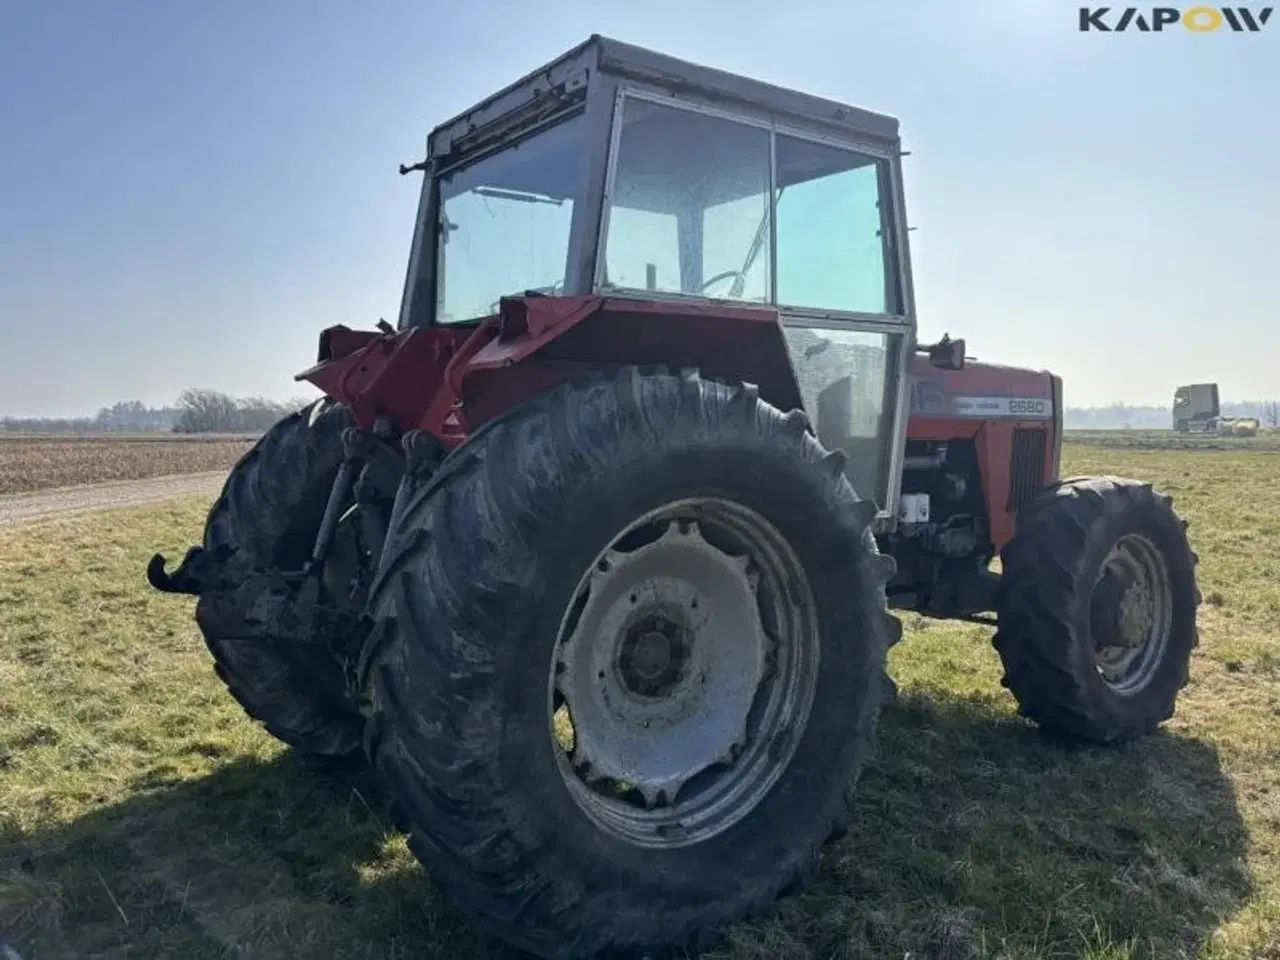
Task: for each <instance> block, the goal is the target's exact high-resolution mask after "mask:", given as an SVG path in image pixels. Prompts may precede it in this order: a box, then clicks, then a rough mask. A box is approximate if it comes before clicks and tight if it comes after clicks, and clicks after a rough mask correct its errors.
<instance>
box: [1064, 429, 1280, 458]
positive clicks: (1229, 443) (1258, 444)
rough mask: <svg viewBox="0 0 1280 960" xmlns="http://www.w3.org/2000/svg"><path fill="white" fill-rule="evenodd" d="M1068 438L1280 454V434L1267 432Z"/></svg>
mask: <svg viewBox="0 0 1280 960" xmlns="http://www.w3.org/2000/svg"><path fill="white" fill-rule="evenodd" d="M1066 438H1067V439H1068V440H1069V441H1071V442H1074V443H1077V444H1086V445H1088V446H1092V447H1123V448H1126V449H1131V450H1241V451H1245V450H1250V451H1258V452H1261V451H1267V452H1280V430H1267V429H1265V428H1264V429H1263V431H1262V432H1261V433H1259V434H1258V435H1257V436H1256V437H1220V436H1217V435H1216V434H1204V433H1177V432H1176V431H1174V430H1068V431H1066Z"/></svg>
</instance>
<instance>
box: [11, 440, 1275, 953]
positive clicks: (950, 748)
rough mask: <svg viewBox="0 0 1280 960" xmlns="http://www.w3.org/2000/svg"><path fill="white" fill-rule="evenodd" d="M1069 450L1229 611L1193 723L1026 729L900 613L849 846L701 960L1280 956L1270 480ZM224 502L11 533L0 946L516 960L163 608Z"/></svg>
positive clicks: (360, 788)
mask: <svg viewBox="0 0 1280 960" xmlns="http://www.w3.org/2000/svg"><path fill="white" fill-rule="evenodd" d="M1067 455H1068V463H1067V470H1068V471H1069V472H1071V473H1084V472H1112V473H1123V474H1129V475H1135V476H1139V477H1149V478H1151V479H1153V480H1156V481H1158V482H1159V483H1160V485H1161V486H1163V487H1165V488H1166V489H1168V490H1169V491H1170V492H1172V493H1173V494H1174V495H1175V497H1176V498H1177V505H1178V507H1179V509H1180V510H1182V511H1183V512H1184V513H1185V515H1186V516H1187V517H1188V518H1189V519H1190V520H1191V522H1192V527H1191V532H1192V534H1193V539H1194V542H1195V545H1196V548H1197V549H1198V550H1199V551H1200V554H1201V556H1202V558H1203V561H1202V564H1201V572H1202V584H1203V590H1204V593H1205V595H1206V597H1207V598H1208V602H1207V604H1206V606H1205V608H1204V612H1203V618H1202V633H1203V645H1202V648H1201V650H1200V651H1199V653H1198V654H1197V657H1196V661H1195V664H1194V666H1193V670H1192V678H1193V679H1192V684H1191V686H1190V687H1189V688H1188V689H1187V691H1186V692H1185V694H1184V697H1183V700H1182V701H1181V707H1180V710H1179V713H1178V716H1177V717H1176V718H1175V720H1173V721H1172V722H1171V723H1170V724H1169V725H1168V728H1167V730H1165V731H1164V732H1163V733H1161V734H1160V735H1157V736H1154V737H1151V738H1148V739H1147V740H1145V741H1143V742H1141V743H1138V744H1135V745H1133V746H1130V747H1128V748H1124V749H1118V750H1079V749H1076V750H1068V749H1063V748H1061V747H1058V746H1055V745H1053V744H1051V743H1049V742H1047V741H1046V740H1045V739H1044V738H1043V737H1041V736H1040V735H1039V734H1038V733H1037V732H1036V731H1035V730H1034V729H1033V728H1031V727H1030V726H1028V725H1027V724H1025V723H1023V722H1022V721H1020V720H1018V719H1017V718H1016V717H1015V715H1014V711H1013V704H1012V703H1011V700H1010V698H1009V697H1008V695H1007V694H1006V693H1005V692H1004V691H1003V690H1002V688H1001V687H1000V685H999V674H1000V669H999V664H998V662H997V660H996V657H995V655H994V653H993V652H992V651H991V649H990V634H989V631H988V630H986V629H984V628H981V627H976V626H967V625H956V624H945V623H938V622H932V621H927V620H923V619H920V618H917V617H909V618H907V630H906V639H905V642H904V643H903V644H902V645H901V646H899V647H898V648H897V649H896V650H895V651H894V655H893V673H894V675H895V677H896V678H897V679H898V681H899V683H900V684H901V686H902V691H903V692H902V697H901V699H900V701H899V702H898V703H897V704H896V705H895V706H894V707H893V708H892V709H891V710H890V711H889V712H888V714H887V715H886V717H885V719H884V722H883V724H882V736H881V757H880V759H879V761H878V762H877V764H876V766H875V767H874V769H873V770H872V771H871V772H870V773H869V774H868V775H867V777H866V779H865V781H864V785H863V789H862V791H861V809H860V812H859V819H858V822H857V824H856V825H855V827H854V829H853V830H852V831H851V833H850V834H849V836H848V837H846V838H845V839H844V840H842V841H841V842H840V843H838V844H837V845H835V846H834V847H833V848H832V849H831V851H830V854H829V856H828V857H827V859H826V861H825V866H824V870H823V873H822V876H821V878H820V880H819V882H818V884H817V886H816V888H815V889H813V890H812V891H810V892H809V893H808V894H807V895H805V896H803V897H799V898H795V899H792V900H789V901H787V902H786V903H784V904H783V905H781V906H780V908H779V910H778V912H777V913H776V914H775V915H774V916H773V917H771V918H770V919H768V920H765V921H762V922H759V923H755V924H750V925H744V926H742V927H740V928H738V929H735V930H734V931H732V932H731V934H730V938H729V940H728V942H727V943H726V945H725V946H724V947H723V948H722V949H720V950H718V951H716V952H715V953H713V954H711V955H710V957H709V960H710V958H715V960H831V958H839V960H851V958H862V957H868V958H886V960H903V958H904V957H911V958H913V960H925V958H929V960H969V958H992V960H995V958H1008V960H1014V958H1017V960H1023V958H1025V960H1049V958H1074V957H1087V958H1092V960H1139V958H1142V960H1177V958H1184V957H1185V958H1190V957H1203V958H1205V960H1246V958H1260V957H1273V958H1274V957H1280V658H1278V657H1277V654H1276V650H1277V647H1276V645H1275V637H1276V634H1277V628H1278V627H1280V569H1277V564H1278V563H1280V559H1278V558H1280V484H1277V483H1276V482H1275V479H1274V478H1275V476H1276V471H1277V467H1280V456H1276V455H1274V454H1261V453H1247V452H1222V453H1220V452H1195V453H1189V452H1185V451H1157V452H1148V451H1117V450H1105V449H1097V448H1088V447H1082V446H1072V447H1069V448H1068V451H1067ZM205 506H206V504H203V503H189V504H181V505H175V506H168V507H163V508H148V509H142V510H134V511H127V512H120V513H116V514H110V515H106V514H104V515H98V516H92V517H87V518H78V519H74V520H61V521H55V522H50V523H47V524H43V525H41V526H38V527H33V528H26V529H15V530H12V531H5V532H3V533H0V934H6V935H8V936H9V937H11V938H12V939H14V940H15V942H16V943H17V944H18V946H19V949H20V950H21V952H22V955H23V957H24V960H31V958H37V960H43V958H72V957H76V958H79V957H86V956H95V957H120V958H123V957H129V958H156V960H160V958H177V957H184V958H186V957H195V958H201V957H209V958H214V957H219V958H221V957H228V956H239V957H253V958H282V960H283V958H290V960H293V958H298V957H317V958H319V957H342V958H370V960H372V958H375V957H376V958H408V957H415V958H426V960H446V958H447V960H480V958H509V957H511V956H512V955H511V954H510V953H509V952H508V951H507V950H506V949H505V948H503V947H501V946H499V945H496V944H494V943H492V942H490V941H488V940H487V939H486V938H485V937H484V936H483V934H482V933H481V932H480V931H479V930H477V929H476V928H475V927H473V926H472V925H471V924H469V923H468V922H467V921H466V920H465V919H464V918H463V917H461V916H460V915H459V914H458V913H457V912H456V911H455V910H454V909H453V908H452V907H451V905H450V904H449V903H448V902H446V901H444V900H442V899H441V898H439V897H438V896H437V894H436V893H435V891H434V890H433V887H432V884H431V881H430V880H429V879H428V878H427V877H425V876H424V875H423V873H422V871H421V870H420V869H419V868H418V867H417V865H416V863H415V861H413V859H412V858H411V857H410V856H409V854H408V853H407V851H406V849H405V846H404V843H403V841H402V839H401V838H399V837H397V836H395V835H394V834H392V833H391V832H390V831H388V830H387V829H386V828H385V826H384V825H383V824H382V823H380V822H379V820H378V817H377V816H375V814H374V813H373V812H372V811H373V810H377V809H379V805H378V799H377V797H376V796H375V794H376V789H375V787H374V786H373V785H372V784H370V783H369V782H368V780H367V778H366V777H365V776H364V775H363V774H360V773H359V772H356V773H351V772H343V771H335V770H332V769H327V768H324V767H321V766H316V765H312V764H308V763H306V762H304V761H302V760H300V759H298V758H297V757H295V756H293V755H292V754H290V753H289V752H287V751H284V750H282V749H281V748H280V747H279V746H278V745H277V744H276V743H275V742H274V741H273V740H271V739H270V738H269V737H267V736H266V735H264V734H263V733H261V732H260V731H259V730H258V729H257V728H256V727H255V726H254V725H253V724H251V723H250V722H249V721H248V720H247V719H245V717H244V716H243V714H242V713H241V712H240V711H239V709H238V708H237V707H236V705H235V703H234V702H233V701H232V700H231V699H230V697H229V696H227V695H226V693H225V692H224V691H223V689H222V687H221V685H220V684H219V683H218V681H217V680H216V678H215V677H214V676H213V673H212V670H211V669H210V664H209V658H208V656H207V654H206V653H205V651H204V648H203V646H202V645H201V643H200V641H199V639H198V637H197V636H196V634H195V631H194V628H193V625H192V624H191V621H190V611H191V604H190V602H189V601H187V600H181V599H175V598H170V597H164V596H161V595H158V594H154V593H152V592H150V591H149V590H148V589H147V588H146V587H145V584H144V580H143V576H142V569H143V566H144V564H145V561H146V559H147V557H148V556H149V555H150V553H151V551H152V550H153V549H157V548H158V549H164V550H167V551H168V552H170V553H171V554H177V553H179V552H180V550H181V549H182V548H184V547H185V546H186V545H187V544H188V543H189V542H191V541H192V539H193V538H194V537H195V536H196V535H197V533H198V530H199V528H200V524H201V522H202V520H203V513H204V508H205ZM1268 951H1271V952H1268Z"/></svg>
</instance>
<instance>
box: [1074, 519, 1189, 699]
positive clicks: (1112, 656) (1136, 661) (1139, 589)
mask: <svg viewBox="0 0 1280 960" xmlns="http://www.w3.org/2000/svg"><path fill="white" fill-rule="evenodd" d="M1090 617H1091V624H1092V628H1093V635H1094V640H1095V650H1096V654H1095V656H1096V659H1097V665H1098V672H1099V673H1101V674H1102V678H1103V680H1104V681H1106V683H1107V685H1108V686H1109V687H1111V689H1112V690H1114V691H1116V692H1117V693H1119V694H1121V695H1125V696H1127V695H1131V694H1134V693H1137V692H1138V691H1139V690H1142V689H1144V688H1145V687H1146V686H1147V684H1148V683H1150V682H1151V678H1152V677H1153V676H1154V675H1155V673H1156V670H1157V669H1158V668H1159V666H1160V662H1161V660H1162V659H1163V658H1164V651H1165V648H1166V647H1167V646H1168V643H1169V630H1170V628H1171V625H1172V623H1173V591H1172V588H1171V587H1170V584H1169V577H1168V569H1167V567H1166V565H1165V562H1164V558H1163V557H1162V556H1161V554H1160V551H1159V550H1157V549H1156V547H1155V545H1154V544H1153V543H1152V542H1151V541H1150V540H1148V539H1147V538H1146V537H1142V536H1139V535H1137V534H1128V535H1126V536H1124V537H1121V538H1120V540H1118V541H1117V542H1116V544H1115V546H1113V547H1112V548H1111V552H1110V553H1109V554H1108V555H1107V559H1106V562H1105V563H1104V564H1103V567H1102V573H1101V574H1100V575H1099V577H1098V582H1097V584H1096V585H1095V586H1094V591H1093V597H1092V603H1091V606H1090Z"/></svg>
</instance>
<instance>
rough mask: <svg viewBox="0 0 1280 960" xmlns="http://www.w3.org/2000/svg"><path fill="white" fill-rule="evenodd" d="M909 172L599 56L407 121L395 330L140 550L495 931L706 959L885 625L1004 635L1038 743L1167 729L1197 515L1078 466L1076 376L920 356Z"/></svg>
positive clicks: (674, 69) (795, 873) (815, 824)
mask: <svg viewBox="0 0 1280 960" xmlns="http://www.w3.org/2000/svg"><path fill="white" fill-rule="evenodd" d="M902 156H903V151H902V147H901V141H900V137H899V129H898V122H897V121H896V120H895V119H893V118H891V117H888V116H884V115H881V114H877V113H873V112H870V111H867V110H863V109H859V108H856V107H852V106H847V105H843V104H839V103H834V102H831V101H829V100H825V99H820V98H818V97H814V96H809V95H806V94H802V93H798V92H794V91H789V90H784V89H780V88H778V87H775V86H771V85H769V84H765V83H762V82H759V81H756V80H751V79H746V78H743V77H739V76H735V75H732V74H729V73H725V72H721V71H718V70H714V69H709V68H706V67H702V66H698V65H694V64H690V63H686V62H682V61H679V60H676V59H673V58H671V57H668V56H664V55H662V54H659V53H655V52H652V51H648V50H644V49H640V48H638V47H635V46H631V45H627V44H624V43H619V42H616V41H613V40H608V39H605V38H601V37H592V38H591V39H590V40H588V41H587V42H586V43H584V44H583V45H581V46H579V47H577V48H575V49H574V50H571V51H570V52H568V53H566V54H565V55H563V56H562V57H560V58H559V59H557V60H555V61H554V62H552V63H549V64H547V65H546V66H544V67H543V68H541V69H539V70H537V71H536V72H534V73H532V74H530V75H528V76H526V77H524V78H523V79H521V80H519V81H517V82H515V83H514V84H512V85H510V86H508V87H506V88H504V89H502V90H501V91H499V92H498V93H496V94H494V95H493V96H492V97H490V98H489V99H487V100H485V101H483V102H482V103H480V104H478V105H476V106H475V107H474V108H472V109H471V110H469V111H467V112H466V113H465V114H463V115H461V116H459V117H456V118H455V119H452V120H450V121H448V122H446V123H444V124H442V125H440V126H439V127H438V128H437V129H435V130H434V131H433V132H432V133H431V135H430V137H429V140H428V150H427V159H426V160H425V161H423V162H422V163H420V164H415V165H414V166H413V167H410V168H402V171H403V172H408V171H410V170H412V171H419V170H420V171H422V172H423V174H424V182H423V187H422V191H421V200H420V202H419V206H418V213H417V218H416V227H415V230H414V234H413V241H412V246H411V250H410V255H409V264H408V274H407V278H406V283H405V290H404V297H403V304H402V310H401V314H400V318H399V323H398V324H397V325H396V326H394V327H393V326H392V325H390V324H385V323H382V324H380V325H379V328H378V329H375V330H368V331H358V330H352V329H348V328H346V327H344V326H337V327H332V328H330V329H327V330H325V331H324V332H323V333H322V334H321V335H320V343H319V352H318V357H317V362H316V364H315V365H314V366H312V367H311V368H310V369H308V370H306V371H305V372H303V373H301V374H300V375H299V378H300V379H302V380H306V381H308V382H310V383H312V384H314V385H315V386H316V387H318V388H319V390H320V391H321V392H322V393H323V395H324V396H323V398H322V399H320V400H318V401H316V402H315V403H314V404H312V405H311V406H310V407H308V408H307V409H305V410H303V411H300V412H299V413H297V414H295V415H293V416H291V417H289V418H287V419H285V420H284V421H282V422H281V423H279V424H277V425H276V426H275V427H274V428H272V429H271V430H270V431H269V432H268V433H267V434H266V435H265V436H264V437H262V439H261V440H260V441H259V442H258V444H257V445H256V446H255V447H254V449H253V450H251V451H250V452H249V453H248V454H247V455H246V456H245V457H244V459H243V460H242V461H241V462H240V463H239V464H238V465H237V466H236V467H235V468H234V469H233V470H232V472H231V474H230V476H229V477H228V479H227V481H226V485H225V487H224V489H223V491H222V494H221V496H220V497H219V498H218V500H217V501H216V503H215V504H214V505H213V507H212V509H211V511H210V514H209V517H208V522H207V526H206V529H205V533H204V542H203V543H202V544H201V545H200V546H198V547H194V548H192V549H191V550H190V551H188V553H187V555H186V557H185V558H184V560H183V561H182V563H181V564H180V565H179V566H178V567H177V569H176V570H174V571H172V572H169V571H167V570H166V563H165V560H164V558H163V557H162V556H159V555H157V556H156V557H154V558H153V560H152V562H151V564H150V566H149V568H148V577H149V580H150V582H151V583H152V585H153V586H155V587H156V588H158V589H161V590H166V591H171V592H179V593H187V594H193V595H195V596H196V597H197V598H198V599H197V601H196V608H195V617H196V621H197V623H198V625H199V628H200V630H201V632H202V634H203V636H204V639H205V641H206V643H207V645H208V647H209V650H210V651H211V652H212V655H213V659H214V662H215V665H216V670H217V672H218V674H219V676H220V677H221V678H222V679H223V681H224V682H225V683H226V685H227V687H228V688H229V690H230V692H231V694H232V695H233V696H234V697H236V698H237V699H238V700H239V702H240V703H241V704H242V705H243V706H244V708H245V710H246V711H247V712H248V713H249V714H250V715H251V716H252V717H255V718H256V719H257V720H259V721H260V722H261V723H263V724H264V725H265V726H266V728H267V729H268V730H269V731H270V732H271V733H273V734H274V735H275V736H277V737H278V738H280V739H281V740H283V741H285V742H286V743H288V744H291V745H293V746H294V747H296V748H297V749H300V750H303V751H308V752H311V753H315V754H321V755H327V756H347V755H355V754H358V753H360V752H362V751H363V752H364V753H365V754H366V755H367V757H368V759H369V761H370V762H371V763H372V764H373V766H374V767H375V768H376V770H377V771H378V773H379V774H380V776H381V778H382V780H383V781H384V782H385V784H386V786H387V789H388V791H389V792H390V794H391V795H392V796H393V797H394V800H395V803H396V806H397V808H398V811H399V820H400V822H401V823H402V824H403V826H404V827H405V828H406V829H407V830H408V833H409V843H410V846H411V848H412V850H413V851H414V853H415V854H416V855H417V857H418V858H419V859H420V860H421V862H422V863H423V864H424V865H425V867H426V868H427V869H428V870H429V871H430V873H431V875H432V877H433V878H434V880H435V882H436V883H437V884H438V886H439V887H440V888H441V889H443V890H445V891H447V892H448V893H449V894H450V895H452V897H453V898H455V900H456V901H457V902H458V903H459V904H460V905H461V906H462V907H463V908H464V909H465V910H467V911H469V912H470V913H471V914H472V915H473V916H475V917H477V918H478V919H479V920H480V922H482V923H483V924H484V926H485V928H486V929H487V930H489V931H492V932H493V933H494V934H496V935H498V936H500V937H502V938H503V939H505V940H506V941H507V942H509V943H511V944H514V945H516V946H518V947H520V948H523V949H524V950H527V951H529V952H531V953H533V954H536V955H538V956H541V957H556V958H569V957H590V956H596V955H601V954H606V953H607V954H618V953H625V954H634V955H643V954H645V953H659V952H662V951H664V950H666V949H669V948H677V947H687V948H693V949H698V948H700V947H702V946H705V945H706V944H709V943H711V942H713V941H714V940H716V939H717V938H718V937H719V936H720V935H721V934H722V933H723V932H724V931H725V929H726V928H727V927H728V926H729V925H730V924H732V923H734V922H735V921H737V920H739V919H741V918H743V917H746V916H749V915H754V914H758V913H760V912H762V911H766V910H768V909H769V908H770V906H771V904H772V903H773V902H774V901H775V899H776V898H777V897H779V896H780V895H782V894H784V893H787V892H789V891H793V890H796V889H800V888H803V887H804V886H805V885H806V884H808V883H809V882H810V881H811V880H812V879H813V878H814V876H815V874H816V872H817V867H818V862H819V851H820V850H821V848H822V846H823V844H824V843H826V841H828V840H829V839H830V838H831V837H833V836H835V835H837V834H838V833H840V832H841V831H842V830H843V828H844V827H845V826H846V825H847V824H848V822H849V821H850V818H851V817H852V816H853V811H854V789H855V785H856V783H857V779H858V775H859V773H860V771H861V770H862V769H863V767H864V766H865V765H866V764H867V762H868V761H869V760H870V759H871V757H872V754H873V749H874V738H875V727H876V722H877V718H878V717H879V715H880V712H881V709H882V707H883V706H884V704H885V703H886V701H887V700H889V699H890V698H891V697H892V695H893V691H894V687H893V684H892V682H891V680H890V679H889V677H888V675H887V674H886V669H885V665H886V654H887V651H888V649H889V647H890V646H891V645H892V644H894V643H896V642H897V641H898V640H899V638H900V636H901V632H902V631H901V625H900V622H899V620H898V619H897V617H896V616H895V615H894V614H893V613H892V612H891V611H892V610H894V609H903V610H914V611H919V612H921V613H924V614H928V615H929V616H933V617H942V618H959V619H969V620H977V621H980V622H990V623H993V624H994V625H995V627H996V630H995V636H994V644H995V647H996V650H997V651H998V653H999V656H1000V657H1001V659H1002V661H1003V663H1004V668H1005V675H1004V680H1005V684H1006V685H1007V687H1008V688H1009V690H1010V691H1011V693H1012V695H1013V696H1014V697H1015V698H1016V699H1017V702H1018V704H1019V706H1020V709H1021V711H1022V712H1023V713H1024V714H1026V715H1027V716H1028V717H1030V718H1031V719H1033V720H1034V721H1035V722H1037V723H1038V724H1040V726H1041V727H1043V728H1044V729H1045V730H1046V731H1047V732H1049V733H1051V734H1053V735H1056V736H1062V737H1069V738H1073V739H1076V740H1083V741H1088V742H1094V743H1099V744H1108V743H1119V742H1123V741H1127V740H1130V739H1132V738H1135V737H1138V736H1141V735H1143V734H1146V733H1148V732H1149V731H1151V730H1153V729H1155V728H1156V727H1157V726H1158V725H1159V724H1160V723H1161V722H1162V721H1164V720H1165V719H1166V718H1168V717H1169V716H1170V715H1171V714H1172V713H1173V710H1174V704H1175V699H1176V696H1177V694H1178V691H1179V689H1180V688H1181V687H1182V686H1183V685H1184V684H1185V683H1186V681H1187V670H1188V663H1189V658H1190V655H1191V651H1192V648H1193V647H1194V646H1195V644H1196V639H1197V634H1196V607H1197V603H1198V601H1199V594H1198V592H1197V588H1196V575H1195V555H1194V554H1193V553H1192V551H1191V548H1190V546H1189V544H1188V540H1187V535H1186V532H1185V528H1186V524H1185V523H1184V522H1183V521H1182V520H1180V519H1179V517H1178V516H1177V514H1176V513H1175V512H1174V511H1173V509H1172V508H1171V504H1170V499H1169V497H1167V496H1165V495H1162V494H1161V493H1159V492H1157V491H1155V490H1153V489H1152V487H1151V485H1150V484H1148V483H1145V482H1140V481H1137V480H1129V479H1123V478H1118V477H1076V478H1072V479H1062V478H1060V476H1059V459H1060V451H1061V443H1062V382H1061V380H1060V379H1059V378H1058V377H1056V376H1054V375H1052V374H1050V373H1046V372H1037V371H1031V370H1021V369H1014V368H1010V367H1002V366H997V365H992V364H983V363H976V362H971V361H969V360H968V359H967V357H966V355H965V345H964V341H963V340H951V339H949V338H947V337H944V338H943V339H942V340H940V341H938V342H936V343H932V344H920V343H919V342H918V341H917V336H916V314H915V306H914V299H913V285H912V275H911V267H910V256H909V251H908V245H907V226H906V212H905V208H904V197H903V182H902V166H901V157H902ZM997 558H999V561H1000V564H999V566H1000V569H999V572H998V573H997V572H996V571H995V570H994V569H993V566H994V561H995V560H996V559H997Z"/></svg>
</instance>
